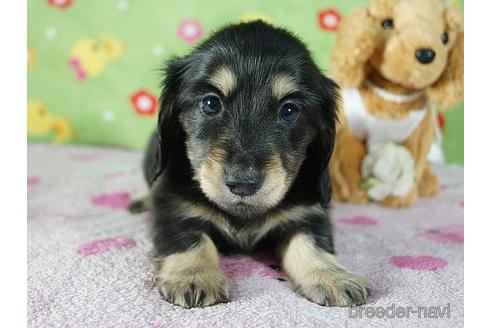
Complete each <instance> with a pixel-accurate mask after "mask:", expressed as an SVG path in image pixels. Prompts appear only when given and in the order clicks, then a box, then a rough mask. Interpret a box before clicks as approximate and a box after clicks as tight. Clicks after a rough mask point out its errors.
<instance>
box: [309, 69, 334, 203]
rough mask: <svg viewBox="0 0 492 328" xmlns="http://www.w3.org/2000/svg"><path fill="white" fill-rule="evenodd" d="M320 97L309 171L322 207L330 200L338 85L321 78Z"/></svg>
mask: <svg viewBox="0 0 492 328" xmlns="http://www.w3.org/2000/svg"><path fill="white" fill-rule="evenodd" d="M320 96H321V101H322V102H321V117H320V124H319V132H318V135H317V137H316V139H315V140H314V142H313V143H312V151H311V154H310V157H311V160H312V161H313V165H312V166H311V169H312V170H313V171H314V173H315V178H316V179H317V184H318V185H317V187H318V192H319V198H320V203H321V205H322V206H327V205H328V203H329V202H330V198H331V182H330V175H329V174H328V162H329V161H330V157H331V154H332V152H333V148H334V146H335V133H336V131H335V124H336V121H337V111H338V108H339V104H340V103H341V98H340V96H339V87H338V85H336V83H335V82H333V81H332V80H330V79H328V78H325V77H322V87H321V90H320Z"/></svg>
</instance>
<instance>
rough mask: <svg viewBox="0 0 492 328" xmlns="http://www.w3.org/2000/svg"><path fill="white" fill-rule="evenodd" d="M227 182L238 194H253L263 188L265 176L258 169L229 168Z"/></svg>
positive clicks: (225, 176) (230, 188) (231, 189)
mask: <svg viewBox="0 0 492 328" xmlns="http://www.w3.org/2000/svg"><path fill="white" fill-rule="evenodd" d="M224 178H225V184H226V185H227V187H228V188H229V190H230V191H231V192H232V193H233V194H235V195H238V196H241V197H246V196H251V195H254V194H255V193H256V191H258V189H260V188H261V186H262V184H263V180H264V179H265V176H264V174H263V173H262V172H260V171H256V170H241V169H229V170H226V171H225V175H224Z"/></svg>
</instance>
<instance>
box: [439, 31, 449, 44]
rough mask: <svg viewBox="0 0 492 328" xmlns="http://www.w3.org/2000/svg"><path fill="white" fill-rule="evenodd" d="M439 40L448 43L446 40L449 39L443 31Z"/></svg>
mask: <svg viewBox="0 0 492 328" xmlns="http://www.w3.org/2000/svg"><path fill="white" fill-rule="evenodd" d="M441 41H442V43H444V44H446V43H448V41H449V36H448V33H446V32H444V33H443V34H441Z"/></svg>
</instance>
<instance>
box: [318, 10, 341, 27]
mask: <svg viewBox="0 0 492 328" xmlns="http://www.w3.org/2000/svg"><path fill="white" fill-rule="evenodd" d="M341 19H342V16H340V14H339V13H338V11H336V10H335V9H325V10H323V11H320V12H319V13H318V24H319V27H321V28H322V29H323V30H327V31H336V29H337V27H338V24H339V23H340V20H341Z"/></svg>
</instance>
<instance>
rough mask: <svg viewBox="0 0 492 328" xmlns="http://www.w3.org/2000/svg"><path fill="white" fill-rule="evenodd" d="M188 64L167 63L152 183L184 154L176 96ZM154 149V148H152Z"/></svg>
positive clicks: (178, 61) (182, 62) (172, 61)
mask: <svg viewBox="0 0 492 328" xmlns="http://www.w3.org/2000/svg"><path fill="white" fill-rule="evenodd" d="M186 66H187V63H186V61H185V60H184V59H173V60H171V61H169V62H168V63H167V67H166V69H165V74H166V77H165V79H164V81H163V83H162V93H161V97H160V106H159V118H158V123H157V131H156V136H155V139H156V140H154V141H151V145H152V143H153V144H154V148H155V151H154V155H155V156H156V157H157V159H156V161H155V163H156V165H155V175H154V177H153V179H152V182H153V181H154V180H156V179H157V178H158V177H159V175H161V174H162V172H163V171H164V169H166V167H167V166H168V165H169V162H170V160H171V157H173V156H179V153H183V152H184V139H183V138H184V131H183V128H182V126H181V123H180V122H179V113H180V110H179V106H178V104H177V102H176V96H177V94H178V93H179V90H180V88H181V86H182V75H183V73H184V72H185V70H186ZM150 148H152V147H150Z"/></svg>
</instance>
